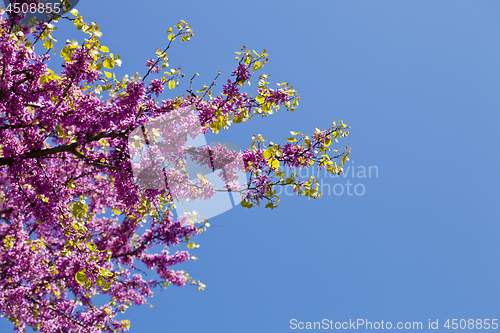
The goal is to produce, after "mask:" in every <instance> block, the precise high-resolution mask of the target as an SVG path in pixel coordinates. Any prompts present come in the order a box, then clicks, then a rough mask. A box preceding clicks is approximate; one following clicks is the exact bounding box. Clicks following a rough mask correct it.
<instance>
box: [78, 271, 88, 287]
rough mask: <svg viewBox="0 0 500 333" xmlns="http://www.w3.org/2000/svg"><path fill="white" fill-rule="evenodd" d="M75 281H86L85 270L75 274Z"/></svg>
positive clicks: (80, 282)
mask: <svg viewBox="0 0 500 333" xmlns="http://www.w3.org/2000/svg"><path fill="white" fill-rule="evenodd" d="M75 279H76V282H78V283H79V284H83V283H85V281H87V276H85V271H79V272H77V273H76V274H75Z"/></svg>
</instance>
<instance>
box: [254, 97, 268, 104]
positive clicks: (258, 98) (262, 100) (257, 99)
mask: <svg viewBox="0 0 500 333" xmlns="http://www.w3.org/2000/svg"><path fill="white" fill-rule="evenodd" d="M255 100H256V101H257V102H259V104H262V103H264V101H265V100H266V98H265V97H264V96H261V95H259V96H257V97H255Z"/></svg>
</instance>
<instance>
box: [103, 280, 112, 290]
mask: <svg viewBox="0 0 500 333" xmlns="http://www.w3.org/2000/svg"><path fill="white" fill-rule="evenodd" d="M109 288H111V282H108V283H106V284H105V285H104V287H102V291H108V290H109Z"/></svg>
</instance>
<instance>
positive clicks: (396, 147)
mask: <svg viewBox="0 0 500 333" xmlns="http://www.w3.org/2000/svg"><path fill="white" fill-rule="evenodd" d="M77 9H78V10H79V11H80V12H81V13H82V14H83V15H84V19H85V20H86V21H88V22H90V21H95V22H98V23H99V24H100V26H101V31H102V32H103V37H102V39H101V40H102V44H103V45H106V46H108V47H109V48H110V50H111V51H112V52H113V53H115V54H121V56H122V57H121V59H122V60H123V65H122V67H121V68H119V70H117V71H116V74H117V76H119V77H121V76H122V75H123V74H125V73H128V74H130V75H133V74H134V73H135V72H137V71H138V72H140V73H142V74H144V73H145V69H146V67H145V63H146V60H147V59H149V58H152V57H154V51H155V49H156V48H157V47H160V48H164V46H165V45H166V44H167V33H166V30H167V28H168V27H171V26H174V25H175V24H176V23H177V22H179V21H180V20H181V19H183V20H185V21H187V22H188V23H189V24H191V26H192V28H193V31H194V33H195V36H194V37H193V38H192V39H191V41H190V42H189V43H182V44H181V43H174V46H173V47H172V49H171V50H170V51H169V52H167V54H168V57H169V58H170V59H171V60H170V64H171V66H174V67H178V66H181V67H182V72H183V73H185V74H186V79H185V84H188V81H189V77H191V76H192V75H193V74H194V72H198V73H199V74H200V76H199V77H198V78H197V79H196V81H195V87H196V88H197V89H199V88H201V87H202V86H203V84H209V83H210V82H211V80H212V79H213V78H214V77H215V76H216V74H217V70H220V71H221V78H220V79H219V84H218V86H217V89H216V90H217V91H220V89H221V87H222V84H224V83H225V81H226V80H227V78H229V76H230V73H231V71H232V70H234V69H235V68H236V65H237V62H236V61H235V60H234V56H235V55H234V52H235V51H239V50H240V49H241V47H242V46H243V45H246V46H247V47H248V48H250V49H255V50H257V51H261V50H262V49H263V48H265V49H266V50H267V52H268V53H269V56H270V60H269V62H268V63H267V64H266V65H265V66H264V67H263V69H261V70H260V71H259V72H260V74H261V73H266V74H271V77H270V82H271V83H272V86H276V85H275V84H276V83H279V82H285V81H286V82H290V83H291V84H292V85H293V86H294V88H295V89H296V90H297V91H298V92H299V93H300V96H301V99H300V106H299V108H298V109H297V111H296V112H294V113H289V112H286V111H285V110H280V111H279V112H278V113H277V114H275V115H273V116H271V117H268V118H266V119H257V118H256V119H254V120H253V121H251V122H246V123H242V124H234V125H233V126H232V128H230V130H228V131H226V132H224V133H221V134H220V135H219V136H215V135H212V136H208V137H207V141H229V142H235V143H237V144H238V145H239V146H240V147H242V148H245V147H248V146H249V145H250V144H251V136H252V135H253V134H259V133H261V134H262V135H263V136H264V137H265V138H267V139H270V140H272V141H274V142H284V141H285V138H286V137H287V136H289V131H291V130H293V131H297V132H304V133H307V132H309V133H312V132H313V131H314V128H315V127H328V126H330V125H331V123H332V121H334V120H343V121H344V122H345V123H346V124H347V125H349V126H351V127H352V128H351V130H350V135H349V137H348V138H345V139H342V140H340V141H339V142H340V144H339V148H340V147H343V146H346V145H347V146H350V147H351V148H352V154H351V161H350V162H348V163H347V165H348V166H351V168H352V166H354V167H355V168H356V169H355V171H356V173H355V176H354V177H353V176H352V173H349V174H346V177H344V176H340V177H339V178H330V177H326V178H325V177H324V174H322V176H321V177H320V181H323V184H325V185H324V188H323V189H324V190H327V185H329V186H330V189H332V188H333V186H336V187H335V189H336V191H337V192H336V193H337V194H338V193H340V188H344V192H343V193H342V195H336V193H332V192H330V194H328V193H324V195H323V198H322V199H319V200H308V199H307V198H304V197H299V198H297V197H292V196H286V195H284V196H283V197H282V202H281V204H280V206H279V208H278V209H275V210H273V211H271V210H269V209H264V208H254V209H250V210H248V209H246V208H243V207H241V206H240V207H237V208H235V209H232V210H230V211H228V212H226V213H224V214H222V215H219V216H217V217H215V218H213V219H211V223H212V225H213V228H209V230H208V232H207V233H203V234H202V235H200V236H197V237H196V242H197V243H199V244H200V245H201V246H200V248H199V249H197V250H194V251H193V252H192V253H193V254H194V255H196V256H198V258H199V260H198V261H196V262H194V261H193V262H189V263H186V264H183V265H180V266H178V267H177V268H178V269H185V270H187V271H188V272H189V273H190V275H192V276H194V277H195V278H197V279H200V280H202V281H203V282H205V283H206V284H207V289H206V290H205V291H204V292H201V291H196V290H195V288H194V287H189V286H187V287H184V288H176V287H171V288H170V289H167V290H165V291H163V292H159V291H158V292H156V293H155V297H154V298H152V299H150V303H151V304H153V306H154V307H153V310H150V309H149V306H147V305H146V306H141V307H132V308H130V309H129V310H127V312H126V313H125V316H123V318H129V319H130V320H131V324H132V326H131V330H130V332H133V333H142V332H158V333H163V332H176V333H177V332H201V333H204V332H207V333H210V332H218V333H225V332H238V333H246V332H248V333H254V332H292V331H299V329H296V330H293V329H291V325H290V320H292V319H296V320H297V322H299V321H301V322H314V321H322V320H323V319H328V320H332V321H333V322H334V323H335V322H349V320H352V321H356V320H357V319H363V320H368V321H371V322H380V321H381V320H383V321H384V322H387V321H390V322H392V324H393V326H395V325H396V323H397V322H403V323H404V322H422V323H423V327H424V329H423V330H427V327H428V322H429V319H430V320H431V321H433V322H435V321H436V320H439V329H438V330H433V331H448V329H446V328H444V327H443V324H445V322H446V320H447V319H450V320H451V319H459V320H460V319H466V320H468V319H474V320H476V319H482V320H484V319H495V318H496V319H499V321H500V311H499V310H500V301H499V300H500V284H499V281H500V268H499V267H500V265H499V264H500V246H499V244H498V240H499V236H500V226H499V222H500V205H498V201H499V199H500V196H499V185H500V177H499V176H498V165H499V164H500V158H499V154H498V152H499V148H500V140H499V139H498V134H497V133H498V127H499V124H500V113H499V112H498V108H499V106H500V94H499V93H498V91H499V88H500V62H499V59H500V39H499V37H500V20H499V19H498V17H499V14H500V3H499V2H496V1H480V0H476V1H418V2H417V1H414V2H403V1H376V2H375V1H314V2H310V1H309V2H308V1H270V2H265V1H251V2H236V1H218V2H210V1H177V2H174V1H168V2H164V1H147V0H144V1H140V2H139V1H120V2H115V1H99V2H97V1H80V3H79V4H78V6H77ZM62 26H63V25H61V28H60V29H61V31H58V35H56V38H57V39H58V40H60V41H61V40H65V39H66V38H69V37H71V38H74V36H75V35H74V30H73V29H71V30H69V29H66V30H65V29H64V28H63V27H62ZM66 35H67V37H66ZM59 36H60V37H59ZM63 36H64V37H63ZM58 37H59V38H58ZM57 61H59V60H56V62H57ZM60 62H61V63H62V60H61V61H60ZM259 72H257V73H259ZM252 83H254V84H253V85H252V87H250V88H249V89H247V91H248V92H252V93H255V88H256V86H257V77H255V78H254V80H252ZM182 91H183V90H181V88H176V89H175V90H173V91H166V92H165V93H164V94H163V96H162V97H163V98H165V99H166V98H171V97H174V96H175V95H174V94H179V93H181V92H182ZM361 166H363V167H365V168H367V169H368V167H370V166H373V167H374V168H373V169H372V175H371V177H370V178H369V177H366V178H360V177H357V172H358V170H360V169H359V167H361ZM375 168H376V170H378V176H376V175H375V173H374V171H373V170H375ZM350 170H352V169H350ZM367 176H368V174H367ZM347 181H349V182H350V184H353V185H352V187H351V188H350V193H351V194H352V195H348V194H347V185H346V184H347ZM336 184H339V185H336ZM357 184H361V185H358V187H357V189H358V193H361V189H364V194H362V195H357V194H353V193H354V191H353V190H354V186H355V185H357ZM490 323H491V320H490ZM10 327H11V325H10V323H8V322H7V321H6V320H5V319H3V320H1V321H0V331H2V332H3V331H7V330H8V329H10ZM292 327H293V326H292ZM360 328H361V327H360ZM363 329H364V326H363ZM474 330H475V329H474ZM499 330H500V328H499Z"/></svg>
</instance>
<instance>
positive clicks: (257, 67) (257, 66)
mask: <svg viewBox="0 0 500 333" xmlns="http://www.w3.org/2000/svg"><path fill="white" fill-rule="evenodd" d="M261 67H262V63H261V62H260V61H257V62H256V63H255V64H254V65H253V72H254V73H255V71H256V70H258V69H259V68H261Z"/></svg>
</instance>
